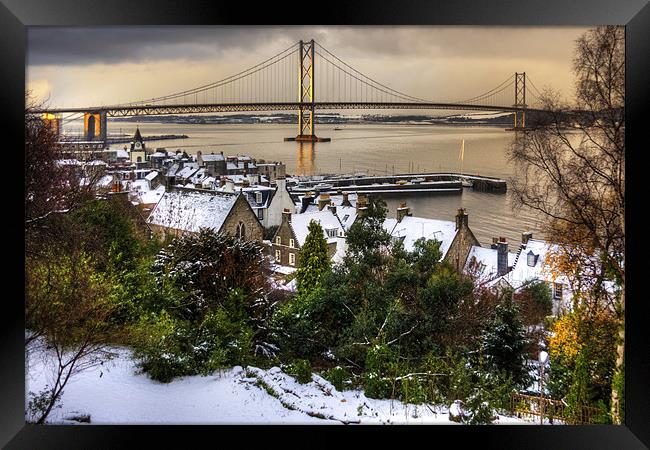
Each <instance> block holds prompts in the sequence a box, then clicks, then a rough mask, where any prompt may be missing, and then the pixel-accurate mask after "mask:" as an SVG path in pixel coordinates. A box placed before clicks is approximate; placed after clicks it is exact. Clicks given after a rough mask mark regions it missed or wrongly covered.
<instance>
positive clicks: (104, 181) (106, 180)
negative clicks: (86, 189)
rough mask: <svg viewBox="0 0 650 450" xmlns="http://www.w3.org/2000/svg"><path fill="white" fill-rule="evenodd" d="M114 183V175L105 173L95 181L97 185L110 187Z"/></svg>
mask: <svg viewBox="0 0 650 450" xmlns="http://www.w3.org/2000/svg"><path fill="white" fill-rule="evenodd" d="M111 184H113V175H104V176H103V177H101V178H100V179H99V180H97V182H96V183H95V186H97V187H109V186H110V185H111Z"/></svg>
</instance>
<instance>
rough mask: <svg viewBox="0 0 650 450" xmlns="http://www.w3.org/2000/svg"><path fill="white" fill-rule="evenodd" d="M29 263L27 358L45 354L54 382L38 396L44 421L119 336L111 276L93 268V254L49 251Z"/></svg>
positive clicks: (38, 415)
mask: <svg viewBox="0 0 650 450" xmlns="http://www.w3.org/2000/svg"><path fill="white" fill-rule="evenodd" d="M26 264H27V270H26V275H27V276H26V293H27V295H26V299H25V308H26V311H25V313H26V314H25V316H26V328H27V337H26V342H25V352H26V357H27V358H26V359H27V361H28V362H30V363H33V362H34V359H35V358H36V357H37V356H38V355H40V356H41V357H44V358H45V360H46V361H45V365H46V367H47V369H46V370H51V371H52V373H51V374H50V375H51V379H50V382H51V386H49V385H48V388H47V389H46V390H45V391H44V392H42V393H41V395H40V396H37V397H38V400H39V401H38V403H39V406H38V407H37V408H34V411H32V417H31V420H33V421H34V422H36V423H44V422H45V420H46V418H47V417H48V415H49V414H50V412H51V411H52V409H53V408H54V407H55V405H56V404H57V403H58V402H59V400H60V398H61V395H62V394H63V390H64V388H65V386H66V385H67V383H68V381H69V380H70V378H72V377H73V376H74V375H76V374H78V373H80V372H82V371H84V370H87V369H89V368H91V367H94V366H96V365H97V364H100V363H101V362H103V361H104V360H106V359H110V357H111V356H112V352H111V350H110V344H111V343H115V342H119V336H118V332H117V327H116V326H115V325H114V324H112V323H111V317H112V314H113V312H114V310H115V304H114V303H113V302H112V301H111V298H110V293H111V285H110V279H108V278H107V277H104V276H102V275H101V274H100V273H98V272H97V271H96V270H95V269H94V268H93V266H92V261H91V259H90V257H89V256H87V255H86V254H84V253H83V252H77V253H73V254H66V253H59V252H56V251H49V252H47V253H41V254H39V255H38V256H37V257H28V258H27V262H26ZM30 360H31V361H30ZM32 395H33V393H32Z"/></svg>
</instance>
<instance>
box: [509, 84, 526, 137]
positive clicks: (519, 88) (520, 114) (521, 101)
mask: <svg viewBox="0 0 650 450" xmlns="http://www.w3.org/2000/svg"><path fill="white" fill-rule="evenodd" d="M512 106H514V107H515V108H521V109H520V110H517V111H515V123H514V130H515V131H516V130H517V129H524V128H526V72H522V73H517V72H515V104H514V105H512Z"/></svg>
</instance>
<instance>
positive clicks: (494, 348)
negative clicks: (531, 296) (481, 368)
mask: <svg viewBox="0 0 650 450" xmlns="http://www.w3.org/2000/svg"><path fill="white" fill-rule="evenodd" d="M481 340H482V343H481V348H482V350H483V352H484V354H485V356H486V362H487V367H488V369H490V370H491V371H492V372H495V373H497V372H502V371H503V372H505V373H507V374H508V375H510V376H511V377H512V380H513V381H514V382H515V383H516V384H518V385H521V386H524V385H525V384H526V382H527V381H528V374H527V370H526V366H525V358H524V349H525V348H526V344H527V342H526V337H525V332H524V328H523V325H522V323H521V319H520V318H519V311H518V309H517V307H516V305H515V304H514V303H513V302H512V300H511V299H510V297H506V299H505V301H504V302H503V303H502V304H500V305H498V306H497V307H496V311H495V316H494V318H493V319H492V320H491V321H490V322H489V323H488V324H487V326H486V328H485V330H484V332H483V335H482V339H481Z"/></svg>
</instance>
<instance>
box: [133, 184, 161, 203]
mask: <svg viewBox="0 0 650 450" xmlns="http://www.w3.org/2000/svg"><path fill="white" fill-rule="evenodd" d="M164 194H165V186H162V185H160V186H158V187H157V188H156V189H152V190H149V191H144V192H141V193H140V194H139V198H140V203H143V204H145V205H151V204H156V203H158V202H159V201H160V199H161V198H162V196H163V195H164Z"/></svg>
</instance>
